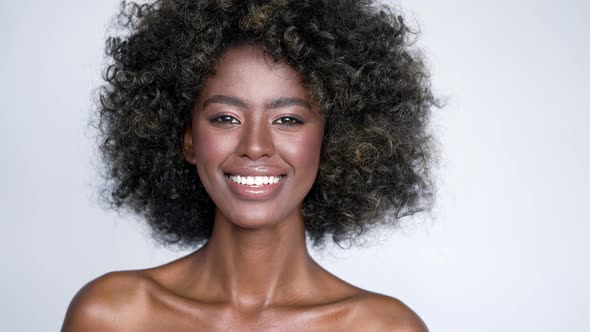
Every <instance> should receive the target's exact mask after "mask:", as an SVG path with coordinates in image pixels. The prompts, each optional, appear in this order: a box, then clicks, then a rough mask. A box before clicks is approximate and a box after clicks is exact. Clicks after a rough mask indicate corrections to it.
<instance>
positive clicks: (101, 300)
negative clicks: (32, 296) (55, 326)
mask: <svg viewBox="0 0 590 332" xmlns="http://www.w3.org/2000/svg"><path fill="white" fill-rule="evenodd" d="M149 283H150V281H149V279H148V278H147V277H146V276H145V275H144V274H143V273H141V272H139V271H125V272H111V273H108V274H105V275H103V276H101V277H99V278H97V279H95V280H92V281H91V282H89V283H88V284H86V285H85V286H84V287H82V289H80V291H78V293H77V294H76V295H75V296H74V298H73V299H72V302H71V303H70V306H69V308H68V311H67V313H66V317H65V320H64V324H63V327H62V332H67V331H122V330H129V329H127V328H128V327H129V325H128V324H129V317H138V318H139V317H142V316H143V314H145V313H144V312H141V311H142V310H143V308H145V307H146V305H141V304H142V303H143V304H146V303H147V298H148V297H149V292H148V288H149Z"/></svg>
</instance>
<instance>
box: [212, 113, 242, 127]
mask: <svg viewBox="0 0 590 332" xmlns="http://www.w3.org/2000/svg"><path fill="white" fill-rule="evenodd" d="M209 122H211V123H213V124H218V125H235V124H240V121H238V120H237V119H236V118H234V117H233V116H231V115H227V114H222V115H218V116H215V117H213V118H211V119H209Z"/></svg>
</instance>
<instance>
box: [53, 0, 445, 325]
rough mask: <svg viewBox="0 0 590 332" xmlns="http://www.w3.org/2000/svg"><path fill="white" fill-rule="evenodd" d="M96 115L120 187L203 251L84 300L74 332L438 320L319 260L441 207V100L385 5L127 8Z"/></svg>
mask: <svg viewBox="0 0 590 332" xmlns="http://www.w3.org/2000/svg"><path fill="white" fill-rule="evenodd" d="M122 8H123V10H122V13H121V14H120V19H121V20H120V21H121V22H122V24H123V26H124V27H127V28H128V30H129V34H128V35H127V36H125V37H113V38H111V39H109V42H108V43H107V53H108V54H109V55H110V56H111V57H112V59H113V62H112V64H111V65H110V66H109V67H108V68H107V70H106V71H105V79H106V81H107V84H106V85H105V86H104V88H103V90H102V92H101V99H100V100H101V104H100V111H99V122H98V127H99V129H100V133H101V137H102V139H103V140H102V142H101V143H102V144H101V148H102V152H103V157H104V161H105V165H106V169H107V174H106V179H107V189H108V190H107V192H108V193H110V196H108V197H106V199H107V200H108V201H109V202H110V203H111V204H112V206H113V207H116V208H128V209H131V210H133V211H135V212H137V213H139V214H141V215H143V216H144V217H145V218H146V220H147V221H148V222H149V224H150V225H151V226H152V228H153V230H154V235H155V236H156V238H157V239H159V240H161V241H163V242H164V243H167V244H176V245H181V246H196V245H199V244H202V243H204V245H202V246H201V247H200V248H199V249H198V250H197V251H195V252H194V253H192V254H191V255H188V256H186V257H184V258H181V259H179V260H177V261H174V262H171V263H169V264H166V265H164V266H160V267H155V268H151V269H146V270H140V271H126V272H114V273H109V274H107V275H105V276H102V277H100V278H98V279H96V280H94V281H92V282H90V283H89V284H88V285H86V286H85V287H84V288H83V289H82V290H80V292H79V293H78V294H77V295H76V297H75V298H74V300H73V301H72V304H71V305H70V308H69V309H68V313H67V315H66V319H65V322H64V325H63V330H64V331H81V330H100V331H103V330H104V331H168V330H170V331H189V330H190V331H194V330H205V331H218V330H220V331H221V330H222V331H226V330H257V331H259V330H293V331H303V330H314V331H315V330H317V331H321V330H326V331H334V330H336V331H344V330H347V331H350V330H358V331H383V330H394V331H425V330H426V327H425V326H424V324H423V323H422V321H421V320H420V318H419V317H418V316H417V315H416V314H414V313H413V312H412V310H410V309H409V308H408V307H406V306H405V305H404V304H402V303H401V302H400V301H398V300H396V299H394V298H392V297H388V296H384V295H380V294H375V293H371V292H369V291H366V290H363V289H360V288H357V287H355V286H352V285H350V284H348V283H346V282H344V281H342V280H340V279H338V278H337V277H335V276H333V275H332V274H330V273H329V272H327V271H326V270H324V269H323V268H322V267H320V266H319V265H318V264H317V263H316V262H315V261H314V260H313V259H312V258H311V257H310V256H309V254H308V252H307V249H306V234H307V236H309V238H310V239H311V240H312V242H313V244H315V245H321V244H322V243H324V241H325V239H326V238H327V237H331V238H332V239H333V240H334V241H335V242H336V243H342V242H344V241H352V242H354V239H356V238H357V237H359V236H361V235H362V234H363V233H364V232H365V231H366V230H368V229H371V228H372V227H374V226H375V225H379V224H386V225H395V224H396V222H397V221H398V220H399V219H400V218H401V217H403V216H406V215H410V214H413V213H415V212H418V211H422V210H425V209H428V208H429V206H430V201H431V197H432V188H431V185H430V175H429V170H430V164H431V162H430V161H431V157H432V156H431V155H432V153H431V147H430V146H431V139H430V136H429V134H428V132H427V130H426V127H427V122H428V118H429V113H430V108H431V107H432V106H433V105H434V99H433V97H432V95H431V93H430V89H429V85H428V84H429V83H428V80H427V79H426V78H427V77H428V75H427V72H426V70H425V69H424V66H423V65H422V62H421V61H420V58H419V57H418V56H417V55H416V54H415V53H413V52H412V51H411V50H410V49H409V46H408V38H407V34H408V28H407V27H406V26H405V24H404V23H403V20H402V18H401V16H399V15H397V14H394V13H393V12H392V11H391V10H390V9H388V8H387V7H384V6H380V5H378V4H374V3H373V2H371V1H352V0H347V1H336V0H317V1H312V0H308V1H287V0H273V1H254V0H252V1H235V2H233V1H222V0H217V1H214V0H162V1H156V2H155V3H153V4H144V5H138V4H134V3H131V4H125V3H124V4H123V7H122Z"/></svg>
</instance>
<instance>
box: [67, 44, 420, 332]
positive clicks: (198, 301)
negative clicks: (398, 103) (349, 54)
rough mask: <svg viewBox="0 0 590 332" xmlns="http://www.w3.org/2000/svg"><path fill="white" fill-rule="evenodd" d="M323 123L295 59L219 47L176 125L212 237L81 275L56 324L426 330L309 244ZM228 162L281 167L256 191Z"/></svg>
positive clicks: (262, 169)
mask: <svg viewBox="0 0 590 332" xmlns="http://www.w3.org/2000/svg"><path fill="white" fill-rule="evenodd" d="M323 133H324V120H323V117H322V115H321V112H320V111H319V109H318V107H317V105H316V104H315V103H314V102H313V99H312V98H311V97H310V96H309V94H308V93H307V91H306V89H305V88H304V85H303V82H302V79H301V77H300V76H299V74H298V73H297V72H296V71H295V70H294V69H293V68H291V67H290V66H289V65H287V64H286V63H284V62H276V63H275V62H273V61H272V60H269V59H267V58H265V56H264V54H263V51H262V49H260V48H259V47H258V46H256V45H250V44H244V45H239V46H235V47H232V48H230V49H229V50H227V51H226V52H225V53H224V54H223V55H222V57H221V58H220V59H219V60H218V63H217V66H216V72H215V74H213V75H211V76H210V77H209V78H208V79H207V81H206V82H205V85H204V87H203V89H202V90H201V92H200V95H199V97H198V99H197V101H196V103H195V109H194V114H193V120H192V125H191V126H190V127H189V128H187V130H186V133H185V137H184V148H185V149H184V155H185V158H186V160H187V161H189V162H190V163H192V164H194V165H195V167H196V168H197V170H198V173H199V177H200V179H201V182H202V183H203V185H204V187H205V189H206V190H207V192H208V193H209V195H210V196H211V198H212V200H213V202H214V203H215V205H216V213H215V220H214V227H213V233H212V235H211V238H210V239H209V241H208V243H207V244H206V245H204V246H203V247H201V248H200V249H199V250H197V251H196V252H194V253H192V254H190V255H188V256H186V257H184V258H181V259H179V260H176V261H174V262H171V263H169V264H166V265H163V266H160V267H156V268H152V269H147V270H140V271H125V272H113V273H109V274H106V275H104V276H102V277H100V278H98V279H96V280H94V281H92V282H90V283H89V284H87V285H86V286H85V287H83V288H82V289H81V290H80V291H79V292H78V294H77V295H76V296H75V297H74V299H73V300H72V303H71V304H70V307H69V309H68V312H67V314H66V318H65V321H64V325H63V328H62V331H64V332H68V331H126V332H130V331H179V332H180V331H407V332H409V331H412V332H423V331H427V328H426V326H425V325H424V323H423V322H422V320H421V319H420V318H419V317H418V316H417V315H416V314H415V313H414V312H413V311H412V310H411V309H409V308H408V307H407V306H405V305H404V304H403V303H401V302H400V301H398V300H396V299H394V298H391V297H387V296H384V295H379V294H376V293H372V292H368V291H365V290H362V289H360V288H357V287H354V286H352V285H350V284H348V283H346V282H344V281H342V280H340V279H338V278H337V277H335V276H334V275H332V274H330V273H329V272H327V271H326V270H324V269H323V268H322V267H320V266H319V265H318V264H317V263H316V262H315V261H314V260H313V259H312V258H311V257H310V255H309V254H308V252H307V249H306V245H305V229H304V219H303V214H302V210H301V207H302V201H303V198H304V197H305V195H306V194H307V192H308V191H309V190H310V188H311V186H312V184H313V182H314V179H315V176H316V174H317V170H318V165H319V159H320V158H319V156H320V149H321V142H322V138H323ZM232 172H237V173H239V172H247V173H249V174H246V175H251V174H250V173H255V174H265V173H268V174H270V173H272V174H275V173H280V174H281V175H283V178H282V180H281V183H280V184H279V185H278V188H277V189H276V190H274V191H272V192H271V193H270V194H269V195H266V196H264V197H262V198H260V197H258V196H256V195H254V196H250V195H249V194H248V193H246V194H244V193H243V192H239V191H236V190H235V188H236V187H235V184H232V183H231V182H230V180H229V178H228V176H227V174H228V173H229V174H233V173H232Z"/></svg>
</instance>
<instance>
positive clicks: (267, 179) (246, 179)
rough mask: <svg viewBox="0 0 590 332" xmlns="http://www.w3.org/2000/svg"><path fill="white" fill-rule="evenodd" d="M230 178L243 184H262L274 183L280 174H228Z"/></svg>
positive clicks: (279, 177)
mask: <svg viewBox="0 0 590 332" xmlns="http://www.w3.org/2000/svg"><path fill="white" fill-rule="evenodd" d="M229 178H230V180H232V181H233V182H235V183H239V184H241V185H245V186H262V185H268V184H275V183H277V182H279V180H281V178H282V176H241V175H230V176H229Z"/></svg>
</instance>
